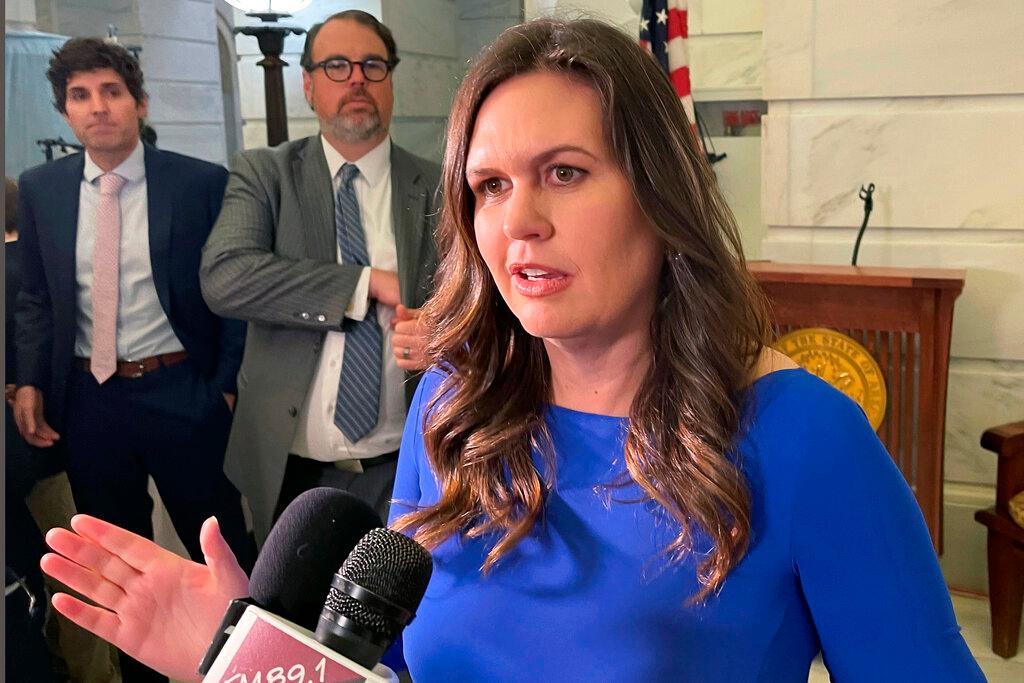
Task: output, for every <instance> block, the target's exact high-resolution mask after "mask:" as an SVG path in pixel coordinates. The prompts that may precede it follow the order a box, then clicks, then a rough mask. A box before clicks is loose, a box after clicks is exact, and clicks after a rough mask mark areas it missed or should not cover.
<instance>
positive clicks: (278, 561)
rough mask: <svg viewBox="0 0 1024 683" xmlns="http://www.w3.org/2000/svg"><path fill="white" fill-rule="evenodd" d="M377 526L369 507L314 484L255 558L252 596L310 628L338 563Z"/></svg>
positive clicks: (378, 522)
mask: <svg viewBox="0 0 1024 683" xmlns="http://www.w3.org/2000/svg"><path fill="white" fill-rule="evenodd" d="M380 526H383V525H382V523H381V520H380V517H379V516H378V515H377V513H376V512H374V510H373V508H371V507H370V506H369V505H367V504H366V503H364V502H363V501H361V500H359V499H358V498H356V497H354V496H352V495H350V494H348V493H345V492H344V491H339V490H337V489H331V488H315V489H310V490H309V491H306V492H305V493H303V494H301V495H299V496H298V497H297V498H295V500H294V501H292V502H291V504H290V505H289V506H288V507H287V508H285V510H284V512H282V513H281V517H280V518H279V519H278V520H277V522H276V523H275V524H274V527H273V528H272V529H271V531H270V534H269V535H268V536H267V541H266V543H264V544H263V549H262V550H261V551H260V554H259V557H257V558H256V565H255V566H254V567H253V570H252V576H251V578H250V580H249V590H250V594H251V596H252V598H253V600H254V601H255V602H256V603H257V604H258V605H259V606H261V607H263V608H264V609H266V610H268V611H270V612H273V613H274V614H277V615H279V616H282V617H284V618H285V619H288V620H290V621H292V622H295V623H296V624H298V625H299V626H302V627H303V628H306V629H308V630H310V631H312V630H314V629H315V628H316V624H317V619H318V618H319V617H320V611H321V610H322V609H323V606H324V598H325V597H326V595H327V592H328V590H329V589H330V586H331V579H332V577H333V576H334V572H335V571H336V570H337V568H338V565H339V564H340V563H341V562H342V560H344V559H345V557H346V556H347V555H348V554H349V552H350V551H351V550H352V548H353V547H354V546H355V545H356V543H357V542H358V541H359V539H361V538H362V537H363V536H364V535H365V534H366V533H367V532H368V531H370V530H371V529H376V528H378V527H380Z"/></svg>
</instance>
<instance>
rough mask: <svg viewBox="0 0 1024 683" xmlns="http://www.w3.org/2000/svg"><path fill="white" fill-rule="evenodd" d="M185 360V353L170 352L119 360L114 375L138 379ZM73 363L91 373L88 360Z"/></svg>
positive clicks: (76, 359)
mask: <svg viewBox="0 0 1024 683" xmlns="http://www.w3.org/2000/svg"><path fill="white" fill-rule="evenodd" d="M186 358H188V352H187V351H172V352H171V353H161V354H160V355H159V356H150V357H149V358H140V359H139V360H119V361H117V370H116V371H115V372H114V374H115V375H117V376H118V377H126V378H128V379H138V378H139V377H142V376H143V375H145V374H147V373H150V372H153V371H154V370H159V369H160V368H169V367H171V366H172V365H177V364H178V363H180V362H182V361H183V360H185V359H186ZM75 363H76V364H77V365H78V367H80V368H82V369H83V370H85V371H86V372H92V369H91V367H92V366H91V363H90V362H89V359H88V358H75Z"/></svg>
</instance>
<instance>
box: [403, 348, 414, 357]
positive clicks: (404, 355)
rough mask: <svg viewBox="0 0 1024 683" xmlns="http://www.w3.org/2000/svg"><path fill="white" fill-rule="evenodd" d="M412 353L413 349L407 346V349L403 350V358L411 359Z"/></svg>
mask: <svg viewBox="0 0 1024 683" xmlns="http://www.w3.org/2000/svg"><path fill="white" fill-rule="evenodd" d="M410 353H412V349H410V348H409V347H408V346H406V347H405V349H403V350H402V358H404V359H405V360H409V354H410Z"/></svg>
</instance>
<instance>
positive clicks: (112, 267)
mask: <svg viewBox="0 0 1024 683" xmlns="http://www.w3.org/2000/svg"><path fill="white" fill-rule="evenodd" d="M127 182H128V179H127V178H123V177H121V176H119V175H117V174H116V173H104V174H103V175H101V176H100V201H99V206H98V207H97V209H96V242H95V244H94V246H93V251H92V360H91V362H90V364H89V367H90V369H91V370H92V374H93V376H94V377H95V378H96V381H97V382H99V383H100V384H103V383H104V382H105V381H107V380H108V379H110V377H111V375H113V374H114V372H115V371H116V370H117V302H118V293H119V291H120V274H119V266H120V263H121V204H120V195H121V190H122V189H123V188H124V184H125V183H127Z"/></svg>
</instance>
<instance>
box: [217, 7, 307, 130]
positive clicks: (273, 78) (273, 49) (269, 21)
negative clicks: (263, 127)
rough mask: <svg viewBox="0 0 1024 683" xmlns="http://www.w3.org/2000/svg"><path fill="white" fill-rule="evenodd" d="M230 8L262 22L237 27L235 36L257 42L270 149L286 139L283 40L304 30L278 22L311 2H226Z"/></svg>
mask: <svg viewBox="0 0 1024 683" xmlns="http://www.w3.org/2000/svg"><path fill="white" fill-rule="evenodd" d="M227 1H228V3H229V4H231V5H233V6H234V7H237V8H238V9H240V10H242V11H243V12H245V15H246V16H248V17H254V18H256V19H259V20H261V21H262V22H263V23H262V24H257V25H254V26H238V27H236V28H235V33H236V34H239V33H240V34H242V35H246V36H255V37H256V40H257V41H258V42H259V46H260V52H262V53H263V59H261V60H260V61H258V62H256V64H257V66H261V67H263V95H264V98H265V100H266V106H267V144H268V145H269V146H271V147H273V146H274V145H279V144H281V143H282V142H284V141H285V140H287V139H288V113H287V109H286V106H285V98H284V67H286V66H288V62H286V61H284V60H283V59H281V53H282V52H283V51H284V40H285V38H287V37H288V36H289V35H291V34H293V33H294V34H295V35H301V34H303V33H305V32H306V30H305V29H302V28H297V27H295V26H282V25H280V24H278V23H277V22H278V20H280V19H283V18H285V17H290V16H291V13H292V12H297V11H298V10H300V9H302V8H303V7H305V6H306V5H308V4H309V3H310V2H311V0H227Z"/></svg>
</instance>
